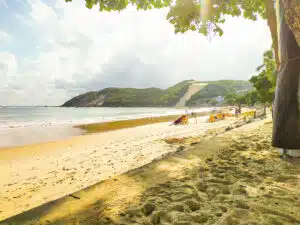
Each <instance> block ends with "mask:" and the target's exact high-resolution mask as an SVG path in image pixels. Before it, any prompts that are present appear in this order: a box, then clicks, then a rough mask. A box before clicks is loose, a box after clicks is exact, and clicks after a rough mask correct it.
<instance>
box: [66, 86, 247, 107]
mask: <svg viewBox="0 0 300 225" xmlns="http://www.w3.org/2000/svg"><path fill="white" fill-rule="evenodd" d="M247 88H251V84H250V83H249V82H248V81H211V82H199V81H194V80H186V81H182V82H180V83H178V84H176V85H174V86H172V87H170V88H167V89H160V88H146V89H137V88H105V89H103V90H100V91H93V92H87V93H85V94H82V95H78V96H76V97H74V98H72V99H70V100H69V101H67V102H65V103H64V104H63V105H62V107H173V106H176V107H183V106H186V105H188V106H192V105H195V104H196V103H197V100H198V99H201V98H203V97H205V98H214V97H217V96H223V95H225V94H226V93H227V91H232V90H234V91H240V90H243V89H247ZM219 89H220V90H219Z"/></svg>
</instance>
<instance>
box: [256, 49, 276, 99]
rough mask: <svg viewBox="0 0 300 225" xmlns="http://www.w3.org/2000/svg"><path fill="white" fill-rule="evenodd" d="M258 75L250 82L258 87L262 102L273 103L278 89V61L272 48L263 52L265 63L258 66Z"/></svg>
mask: <svg viewBox="0 0 300 225" xmlns="http://www.w3.org/2000/svg"><path fill="white" fill-rule="evenodd" d="M257 73H258V74H257V75H254V76H252V77H251V79H250V82H251V83H252V84H253V87H254V88H255V89H256V91H257V93H258V97H259V101H260V102H261V103H272V101H273V98H274V93H275V89H276V79H277V77H276V63H275V60H274V54H273V51H272V50H268V51H266V52H264V54H263V64H262V65H261V66H259V67H257Z"/></svg>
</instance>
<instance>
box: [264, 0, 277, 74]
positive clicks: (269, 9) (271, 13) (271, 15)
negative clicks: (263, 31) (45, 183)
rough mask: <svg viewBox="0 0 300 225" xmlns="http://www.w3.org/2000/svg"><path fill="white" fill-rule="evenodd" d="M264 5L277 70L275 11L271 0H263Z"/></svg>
mask: <svg viewBox="0 0 300 225" xmlns="http://www.w3.org/2000/svg"><path fill="white" fill-rule="evenodd" d="M265 5H266V16H267V23H268V26H269V29H270V33H271V37H272V42H273V48H274V54H275V61H276V67H277V70H278V69H279V53H278V34H277V21H276V11H275V6H274V2H273V0H265Z"/></svg>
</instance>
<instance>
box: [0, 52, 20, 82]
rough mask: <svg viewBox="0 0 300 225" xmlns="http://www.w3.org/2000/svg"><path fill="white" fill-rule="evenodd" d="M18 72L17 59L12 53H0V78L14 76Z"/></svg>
mask: <svg viewBox="0 0 300 225" xmlns="http://www.w3.org/2000/svg"><path fill="white" fill-rule="evenodd" d="M16 70H17V60H16V57H15V56H14V55H13V54H11V53H10V52H0V76H1V77H2V78H3V77H9V76H14V75H15V73H16Z"/></svg>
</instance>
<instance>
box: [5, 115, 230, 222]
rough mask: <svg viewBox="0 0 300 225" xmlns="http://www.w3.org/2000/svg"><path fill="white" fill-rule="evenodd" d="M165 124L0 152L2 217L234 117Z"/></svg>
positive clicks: (96, 179)
mask: <svg viewBox="0 0 300 225" xmlns="http://www.w3.org/2000/svg"><path fill="white" fill-rule="evenodd" d="M206 119H207V117H201V118H198V123H197V124H196V123H195V120H193V119H191V121H190V124H189V125H184V126H169V125H170V123H159V124H152V125H147V126H141V127H135V128H129V129H122V130H117V131H111V132H106V133H99V134H91V135H83V136H77V137H72V138H68V139H66V140H62V141H56V142H49V143H42V144H32V145H26V146H22V147H15V148H6V149H1V151H0V173H1V176H0V177H1V179H0V186H1V189H0V220H2V219H5V218H8V217H10V216H13V215H16V214H18V213H21V212H24V211H26V210H29V209H31V208H33V207H36V206H39V205H41V204H43V203H46V202H49V201H51V200H55V199H57V198H60V197H63V196H66V195H68V194H71V193H73V192H75V191H78V190H80V189H82V188H85V187H88V186H90V185H93V184H95V183H97V182H99V181H101V180H105V179H107V178H110V177H112V176H115V175H118V174H121V173H124V172H126V171H129V170H132V169H134V168H137V167H140V166H142V165H145V164H147V163H149V162H151V161H152V160H153V159H156V158H158V157H160V156H162V155H163V154H166V153H169V152H172V151H175V150H176V148H174V146H170V145H168V144H167V143H166V142H164V141H162V139H164V138H169V137H188V136H195V135H201V134H204V133H205V132H206V131H207V130H208V129H213V128H216V129H217V128H221V127H226V126H228V125H229V124H231V123H233V121H232V120H223V121H219V122H217V123H207V122H206Z"/></svg>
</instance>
